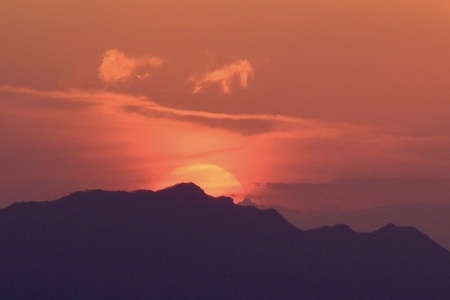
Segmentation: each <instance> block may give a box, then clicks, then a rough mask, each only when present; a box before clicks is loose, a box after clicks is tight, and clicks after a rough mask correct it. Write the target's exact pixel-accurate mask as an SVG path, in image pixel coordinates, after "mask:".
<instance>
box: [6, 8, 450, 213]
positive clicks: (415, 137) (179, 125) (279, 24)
mask: <svg viewBox="0 0 450 300" xmlns="http://www.w3.org/2000/svg"><path fill="white" fill-rule="evenodd" d="M0 20H1V21H0V40H1V42H0V136H1V140H0V141H1V145H0V170H1V172H0V206H2V207H4V206H6V205H9V204H11V203H13V202H16V201H29V200H50V199H55V198H56V197H59V196H62V195H65V194H67V193H70V192H73V191H75V190H84V189H94V188H102V189H113V190H118V189H125V190H133V189H153V188H155V187H156V186H158V184H159V182H160V181H161V180H162V179H163V178H165V177H167V174H171V172H173V171H174V170H177V168H184V167H189V166H195V165H199V164H210V165H215V166H218V167H220V168H223V169H224V170H226V171H227V172H230V173H231V174H233V176H234V177H235V178H236V179H237V180H238V181H239V182H240V184H241V185H242V188H243V192H242V194H240V195H235V196H236V197H238V198H242V199H243V198H245V197H250V198H251V199H252V201H253V202H256V203H259V204H263V205H267V204H278V205H285V206H289V207H293V208H296V209H301V210H305V211H306V210H313V209H321V208H326V207H331V206H338V207H341V208H344V209H349V210H356V209H362V208H368V207H375V206H381V205H389V204H408V203H413V202H435V203H446V202H448V195H449V193H450V185H449V183H450V135H449V132H450V122H449V119H450V109H449V108H450V106H449V99H450V97H449V96H450V89H449V83H450V60H449V59H448V54H449V53H450V39H449V36H450V4H448V1H444V0H442V1H441V0H427V1H425V0H411V1H361V0H342V1H326V0H314V1H311V0H309V1H304V0H296V1H290V0H282V1H254V2H248V1H234V0H227V1H222V0H218V1H203V0H198V1H193V0H186V1H138V0H128V1H118V0H115V1H112V0H108V1H106V0H96V1H89V2H88V1H80V0H77V1H75V0H66V1H62V2H61V1H55V0H44V1H25V0H15V1H3V3H2V4H1V5H0ZM205 176H214V174H205ZM174 183H175V182H174Z"/></svg>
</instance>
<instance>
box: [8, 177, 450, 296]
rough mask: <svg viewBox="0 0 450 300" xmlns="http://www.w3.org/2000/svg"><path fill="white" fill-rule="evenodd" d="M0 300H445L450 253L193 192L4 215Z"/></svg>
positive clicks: (182, 188) (71, 202) (22, 206)
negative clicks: (306, 225)
mask: <svg viewBox="0 0 450 300" xmlns="http://www.w3.org/2000/svg"><path fill="white" fill-rule="evenodd" d="M0 245H1V248H0V298H1V299H17V298H22V299H23V298H29V299H39V298H40V299H44V298H45V299H94V298H95V299H125V298H131V299H150V298H151V299H174V298H175V299H176V298H183V299H212V298H213V299H218V298H222V299H244V298H245V299H250V298H252V299H268V298H269V299H276V298H297V299H298V298H303V299H311V298H315V299H317V298H322V299H323V298H329V299H339V298H342V299H344V298H345V299H351V298H354V299H357V298H358V299H361V298H365V299H367V298H369V299H370V298H372V299H399V298H408V299H414V298H415V299H425V298H427V299H445V298H448V297H449V296H450V254H449V252H448V251H446V250H445V249H443V248H442V247H440V246H439V245H437V244H436V243H434V242H433V241H431V240H430V239H428V238H427V237H426V236H425V235H423V234H422V233H421V232H419V231H417V230H415V229H414V228H399V227H395V226H394V225H389V226H387V227H384V228H382V229H380V230H378V231H376V232H374V233H356V232H353V231H352V230H351V229H350V228H348V227H346V226H345V225H339V226H335V227H324V228H320V229H316V230H311V231H301V230H298V229H296V228H295V227H294V226H293V225H291V224H289V223H288V222H287V221H285V220H284V219H283V218H282V217H281V216H280V215H279V214H278V213H277V212H276V211H275V210H265V211H262V210H258V209H256V208H254V207H241V206H237V205H234V204H233V202H232V200H231V199H230V198H225V197H221V198H213V197H210V196H208V195H206V194H204V192H203V191H202V190H201V189H200V188H199V187H197V186H195V185H194V184H180V185H177V186H174V187H172V188H169V189H166V190H162V191H158V192H151V191H137V192H133V193H127V192H105V191H87V192H77V193H74V194H71V195H69V196H67V197H64V198H62V199H59V200H56V201H52V202H45V203H42V202H41V203H19V204H14V205H12V206H10V207H8V208H5V209H2V210H0Z"/></svg>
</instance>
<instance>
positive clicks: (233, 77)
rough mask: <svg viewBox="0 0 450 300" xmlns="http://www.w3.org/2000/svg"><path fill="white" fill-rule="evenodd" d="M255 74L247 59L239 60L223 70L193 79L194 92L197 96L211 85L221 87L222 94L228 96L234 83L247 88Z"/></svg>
mask: <svg viewBox="0 0 450 300" xmlns="http://www.w3.org/2000/svg"><path fill="white" fill-rule="evenodd" d="M253 74H254V71H253V68H252V66H251V65H250V62H249V61H248V60H247V59H239V60H236V61H234V62H233V63H231V64H229V65H226V66H223V67H222V68H219V69H216V70H213V71H210V72H207V73H205V74H203V75H202V76H200V77H199V78H194V77H192V78H191V80H192V81H194V82H195V87H194V90H193V93H194V94H197V93H199V92H201V91H202V90H204V89H205V88H206V87H207V86H210V85H216V84H217V85H219V87H220V90H221V91H222V93H224V94H227V93H229V92H230V91H231V85H232V84H233V82H237V84H238V86H239V87H240V88H243V89H244V88H246V87H247V84H248V80H249V78H251V77H252V76H253Z"/></svg>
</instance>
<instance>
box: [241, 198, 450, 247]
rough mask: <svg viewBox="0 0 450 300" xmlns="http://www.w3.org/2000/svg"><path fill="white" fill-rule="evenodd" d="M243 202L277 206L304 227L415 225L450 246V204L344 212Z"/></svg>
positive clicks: (385, 207) (334, 208) (419, 204)
mask: <svg viewBox="0 0 450 300" xmlns="http://www.w3.org/2000/svg"><path fill="white" fill-rule="evenodd" d="M241 204H242V205H253V206H256V207H258V208H260V209H268V208H272V209H276V210H277V211H278V212H279V213H280V214H281V215H282V216H283V217H285V218H286V219H287V220H288V221H289V222H291V223H292V224H294V225H295V226H297V227H298V228H301V229H312V228H317V227H321V226H325V225H329V226H332V225H335V224H347V225H349V226H350V227H351V228H352V229H354V230H356V231H374V230H376V229H378V228H380V227H381V226H384V225H386V224H388V223H395V224H397V225H401V226H414V227H416V228H418V229H419V230H420V231H422V232H424V233H426V234H427V235H428V236H429V237H430V238H431V239H433V240H434V241H436V242H437V243H439V244H440V245H442V246H444V247H445V248H447V249H450V204H433V203H413V204H405V205H389V206H380V207H374V208H369V209H362V210H356V211H344V210H342V209H339V208H337V207H332V208H328V209H324V210H316V211H311V212H302V211H298V210H293V209H289V208H287V207H283V206H275V205H274V206H259V205H257V204H256V203H253V202H251V200H249V199H246V200H245V201H243V202H242V203H241Z"/></svg>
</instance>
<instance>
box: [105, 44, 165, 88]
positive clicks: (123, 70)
mask: <svg viewBox="0 0 450 300" xmlns="http://www.w3.org/2000/svg"><path fill="white" fill-rule="evenodd" d="M162 64H163V60H162V59H161V58H159V57H155V56H141V57H129V56H127V55H125V53H123V52H122V51H119V50H117V49H110V50H107V51H106V52H105V53H104V55H103V61H102V64H101V65H100V67H99V68H98V71H99V78H100V80H102V81H103V82H105V83H107V84H115V83H118V82H121V81H125V80H127V79H130V78H131V77H135V78H138V79H144V78H146V77H148V76H150V73H148V72H147V71H145V72H143V73H138V70H139V69H141V68H143V67H150V68H159V67H160V66H161V65H162Z"/></svg>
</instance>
